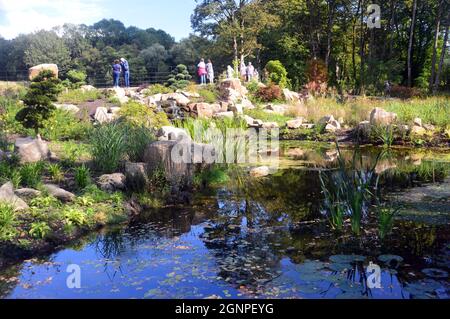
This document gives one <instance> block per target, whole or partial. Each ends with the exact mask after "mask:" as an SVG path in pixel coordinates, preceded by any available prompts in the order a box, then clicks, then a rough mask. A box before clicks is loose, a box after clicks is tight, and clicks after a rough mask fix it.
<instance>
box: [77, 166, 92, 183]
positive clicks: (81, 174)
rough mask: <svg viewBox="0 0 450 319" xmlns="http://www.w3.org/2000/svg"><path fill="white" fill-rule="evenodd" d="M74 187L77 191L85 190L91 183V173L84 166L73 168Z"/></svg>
mask: <svg viewBox="0 0 450 319" xmlns="http://www.w3.org/2000/svg"><path fill="white" fill-rule="evenodd" d="M74 172H75V176H74V178H75V185H76V186H77V187H78V189H85V188H86V187H87V186H88V185H89V184H90V183H91V172H90V170H89V168H87V167H86V165H84V164H83V165H81V166H80V167H77V168H75V170H74Z"/></svg>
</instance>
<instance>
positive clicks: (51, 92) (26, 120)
mask: <svg viewBox="0 0 450 319" xmlns="http://www.w3.org/2000/svg"><path fill="white" fill-rule="evenodd" d="M59 84H60V80H59V79H58V78H56V76H55V74H54V73H53V72H52V71H49V70H45V71H42V72H41V73H39V75H38V76H36V77H35V78H34V79H33V81H32V83H31V86H30V89H29V90H28V92H27V94H26V96H25V98H24V99H23V102H24V104H25V107H24V108H23V109H22V110H20V111H19V112H18V113H17V115H16V120H17V121H18V122H20V123H22V125H23V126H24V127H25V128H30V129H34V131H35V133H36V135H39V129H40V128H43V127H44V121H45V120H47V119H49V118H50V117H51V115H52V113H53V111H54V110H55V106H54V105H53V102H55V101H56V100H57V98H58V94H59V93H60V88H59Z"/></svg>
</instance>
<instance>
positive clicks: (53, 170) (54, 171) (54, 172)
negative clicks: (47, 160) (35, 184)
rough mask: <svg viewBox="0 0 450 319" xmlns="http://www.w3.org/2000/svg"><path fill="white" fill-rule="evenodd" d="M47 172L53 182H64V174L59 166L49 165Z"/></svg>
mask: <svg viewBox="0 0 450 319" xmlns="http://www.w3.org/2000/svg"><path fill="white" fill-rule="evenodd" d="M47 171H48V173H49V175H50V178H51V179H52V181H54V182H56V183H60V182H62V181H63V180H64V172H63V169H62V167H61V165H59V164H57V163H56V164H48V165H47Z"/></svg>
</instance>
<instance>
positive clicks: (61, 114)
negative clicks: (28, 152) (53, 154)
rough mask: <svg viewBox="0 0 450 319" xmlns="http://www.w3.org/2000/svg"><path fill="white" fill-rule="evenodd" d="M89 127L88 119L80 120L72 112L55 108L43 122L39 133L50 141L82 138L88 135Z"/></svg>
mask: <svg viewBox="0 0 450 319" xmlns="http://www.w3.org/2000/svg"><path fill="white" fill-rule="evenodd" d="M91 127H92V124H91V122H90V121H88V120H80V119H79V118H78V117H77V116H75V115H74V114H73V113H70V112H67V111H63V110H59V109H56V110H55V111H54V112H53V115H52V116H51V117H50V118H49V119H48V120H46V121H45V122H44V127H43V128H42V129H41V135H42V137H43V138H45V139H47V140H50V141H58V140H59V141H61V140H83V139H85V138H86V137H87V136H88V132H89V130H90V128H91Z"/></svg>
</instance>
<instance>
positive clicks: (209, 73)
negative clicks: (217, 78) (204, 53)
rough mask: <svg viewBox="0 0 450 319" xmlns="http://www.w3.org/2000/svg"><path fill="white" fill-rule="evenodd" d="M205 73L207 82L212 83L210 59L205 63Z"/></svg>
mask: <svg viewBox="0 0 450 319" xmlns="http://www.w3.org/2000/svg"><path fill="white" fill-rule="evenodd" d="M206 73H207V74H206V76H207V77H208V80H209V83H211V84H214V67H213V64H212V62H211V60H208V63H207V64H206Z"/></svg>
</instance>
